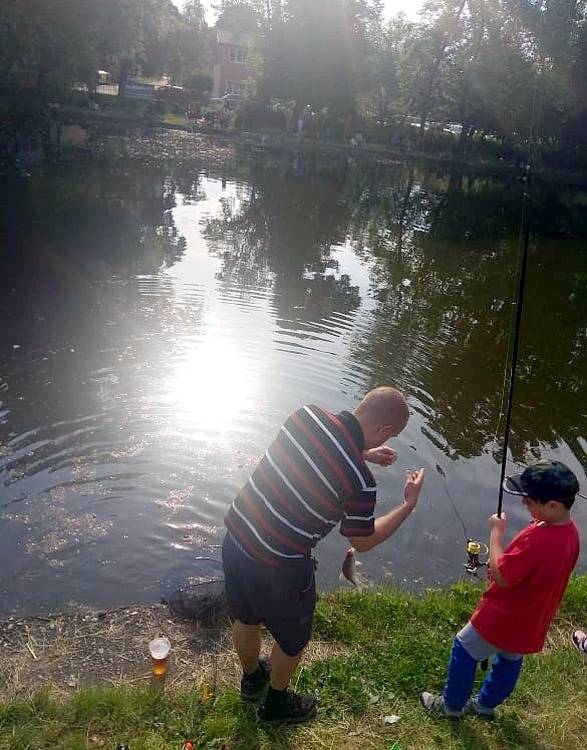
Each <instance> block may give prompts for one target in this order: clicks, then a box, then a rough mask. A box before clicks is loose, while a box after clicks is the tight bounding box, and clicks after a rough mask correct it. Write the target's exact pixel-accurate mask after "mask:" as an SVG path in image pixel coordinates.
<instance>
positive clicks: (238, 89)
mask: <svg viewBox="0 0 587 750" xmlns="http://www.w3.org/2000/svg"><path fill="white" fill-rule="evenodd" d="M224 93H225V94H240V96H244V95H245V94H246V93H247V85H246V84H245V83H241V82H240V81H227V82H226V91H225V92H224Z"/></svg>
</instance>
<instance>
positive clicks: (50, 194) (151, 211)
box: [0, 164, 185, 275]
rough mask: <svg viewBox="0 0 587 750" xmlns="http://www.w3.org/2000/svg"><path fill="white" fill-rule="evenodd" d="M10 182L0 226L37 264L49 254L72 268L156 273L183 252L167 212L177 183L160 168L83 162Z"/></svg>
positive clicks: (180, 238) (124, 272)
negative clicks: (115, 166)
mask: <svg viewBox="0 0 587 750" xmlns="http://www.w3.org/2000/svg"><path fill="white" fill-rule="evenodd" d="M11 187H12V189H11V190H7V192H6V197H5V202H6V211H4V212H3V214H4V217H5V218H4V222H3V223H4V227H0V229H2V228H3V229H4V232H6V233H7V235H8V236H9V237H11V236H17V238H18V242H19V244H20V246H21V248H22V251H23V252H24V253H26V254H30V256H31V260H32V259H33V258H34V260H35V263H37V264H39V263H42V262H43V260H42V259H43V255H44V254H45V253H48V254H50V255H51V256H52V257H53V258H54V259H59V262H60V263H62V264H64V265H65V264H70V265H73V266H75V268H76V269H77V270H78V271H83V270H84V269H86V270H87V271H88V272H89V273H93V272H94V271H98V270H99V269H100V268H101V267H102V268H103V269H104V272H105V273H115V274H121V275H127V274H130V273H155V272H156V271H157V270H158V269H159V268H160V267H161V266H162V265H164V264H165V265H168V266H169V265H172V264H173V263H175V262H177V260H179V258H181V256H182V255H183V254H184V252H185V239H184V238H183V237H180V236H179V235H178V233H177V229H176V227H175V224H174V222H173V217H172V214H171V212H170V211H169V209H170V208H172V207H173V206H174V205H175V184H174V183H173V182H172V181H166V179H165V176H164V174H163V173H161V172H159V171H154V170H137V169H133V170H132V171H131V170H123V169H119V170H117V169H104V167H103V166H97V165H93V164H86V165H84V168H83V169H81V168H78V169H72V168H66V167H64V168H62V169H60V171H59V172H57V171H56V170H53V169H51V170H47V171H45V172H39V173H38V174H36V175H35V176H34V177H33V178H32V179H31V180H30V181H28V182H25V181H23V180H19V181H17V182H15V183H14V185H13V186H11ZM22 260H23V259H22V257H21V258H19V260H18V262H19V264H22Z"/></svg>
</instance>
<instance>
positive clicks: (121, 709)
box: [0, 576, 587, 750]
mask: <svg viewBox="0 0 587 750" xmlns="http://www.w3.org/2000/svg"><path fill="white" fill-rule="evenodd" d="M478 595H479V587H477V586H475V585H472V584H467V585H462V584H460V585H458V586H455V587H454V588H452V589H450V590H447V591H438V592H428V593H426V594H425V595H423V596H415V595H411V594H408V593H403V592H396V591H390V590H381V591H372V592H368V593H352V592H351V593H350V592H339V593H335V594H332V595H328V596H325V597H323V598H322V599H321V601H320V603H319V606H318V612H317V618H316V641H318V642H320V643H321V644H322V649H321V651H316V650H315V651H314V652H313V654H312V658H311V660H310V661H307V662H306V664H305V666H304V667H303V668H302V669H301V670H300V671H299V673H298V674H297V675H296V678H295V680H296V685H297V688H298V689H308V690H312V691H315V692H316V693H317V695H318V697H319V700H320V710H319V717H318V719H317V720H316V721H315V722H314V723H313V724H311V725H308V726H306V727H300V728H295V729H271V730H266V729H264V728H263V727H260V726H258V725H257V723H256V721H255V714H254V709H253V708H252V707H250V706H244V705H241V703H240V701H239V698H238V694H237V690H236V687H237V680H236V678H235V675H234V674H232V675H230V677H229V679H227V680H225V679H224V675H223V674H222V672H223V670H222V668H221V669H220V674H217V670H215V669H214V668H213V667H214V666H215V665H216V666H217V665H218V663H219V662H218V659H216V661H215V665H212V664H210V665H208V668H204V667H203V668H201V669H198V671H197V673H194V674H192V675H190V680H188V681H187V682H186V681H183V682H181V683H180V684H178V683H175V684H174V679H173V674H174V673H173V671H172V672H171V674H170V676H169V684H168V685H167V687H166V689H165V690H164V691H162V690H160V689H158V688H157V687H156V686H147V687H144V686H143V687H137V686H136V685H132V684H126V685H118V686H109V687H106V686H102V687H96V688H86V689H82V690H80V691H77V692H75V693H73V694H71V695H69V696H63V695H58V694H57V693H56V692H55V691H52V690H50V689H46V690H43V691H41V692H37V693H35V694H34V695H33V696H32V697H29V698H19V699H13V700H10V701H7V702H5V703H4V704H2V705H0V748H11V749H14V750H25V749H26V750H41V748H63V749H66V748H67V750H76V749H77V748H80V749H81V748H88V747H105V748H115V747H116V744H117V742H120V741H125V742H129V744H130V746H131V748H132V750H155V749H157V750H167V749H168V748H169V749H170V750H171V749H172V748H174V749H178V748H180V747H181V744H182V742H183V741H184V740H186V739H188V738H189V739H194V740H196V742H197V745H196V746H197V747H199V748H226V749H227V750H228V749H230V750H233V749H237V748H238V749H240V750H257V749H260V748H271V749H275V750H278V749H280V750H281V749H284V750H285V749H291V750H295V749H297V748H300V749H301V748H345V749H346V748H348V749H349V750H350V749H354V748H357V750H358V749H359V748H361V750H365V749H370V748H373V749H375V748H377V750H392V748H393V750H411V749H414V750H427V749H428V748H430V749H432V748H446V749H450V748H477V749H480V750H497V749H498V748H499V749H500V750H501V748H525V749H526V750H527V749H528V748H530V749H531V750H532V749H533V750H547V749H549V748H557V749H558V748H560V749H561V750H563V748H564V750H579V748H583V747H584V746H585V738H586V737H587V664H586V663H585V662H584V661H583V659H582V657H581V656H580V655H579V654H577V652H576V651H575V650H574V649H573V648H572V646H570V644H569V639H568V632H569V630H570V629H571V628H572V627H573V626H578V625H580V624H584V623H585V620H587V577H586V576H582V577H577V578H575V579H574V580H573V582H572V584H571V586H570V588H569V591H568V593H567V596H566V598H565V602H564V606H563V608H562V610H561V613H560V617H559V620H558V621H557V623H556V625H555V626H554V627H553V629H552V632H551V636H550V639H549V643H548V645H547V648H546V649H545V651H544V652H543V653H542V654H541V655H539V656H535V657H530V658H528V659H527V660H526V665H525V668H524V672H523V676H522V678H521V681H520V684H519V687H518V690H517V692H516V694H515V696H514V697H513V698H512V699H511V701H510V702H509V703H508V704H507V706H506V707H504V708H503V709H502V710H501V711H500V714H499V718H498V719H497V720H496V721H495V722H493V723H485V722H481V721H480V720H478V719H474V718H467V719H465V720H463V721H462V722H460V723H457V724H454V723H447V722H445V721H443V720H440V719H434V718H430V717H429V716H426V715H424V713H423V712H422V710H421V709H420V707H419V705H418V700H417V696H418V692H419V691H420V690H422V689H426V688H428V689H430V688H433V689H439V688H440V687H441V685H442V682H443V677H444V673H445V667H446V661H447V658H448V654H449V650H450V645H451V640H452V637H453V636H454V633H455V632H456V630H457V629H458V628H459V627H460V626H461V625H462V624H463V623H464V622H465V621H466V619H467V617H468V615H469V614H470V613H471V611H472V608H473V607H474V605H475V602H476V600H477V598H478ZM512 627H515V623H512ZM390 714H396V715H398V716H400V717H401V718H400V721H399V722H398V723H397V724H393V725H386V724H385V723H384V720H383V719H384V717H385V716H386V715H390Z"/></svg>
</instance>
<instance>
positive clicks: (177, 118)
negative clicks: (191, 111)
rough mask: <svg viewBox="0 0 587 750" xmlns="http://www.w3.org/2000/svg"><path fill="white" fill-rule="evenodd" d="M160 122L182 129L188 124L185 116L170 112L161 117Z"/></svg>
mask: <svg viewBox="0 0 587 750" xmlns="http://www.w3.org/2000/svg"><path fill="white" fill-rule="evenodd" d="M162 122H164V123H165V124H166V125H176V126H179V127H182V128H185V127H187V126H188V124H189V120H188V118H187V117H186V116H185V115H176V114H173V113H171V112H168V113H167V114H166V115H164V116H163V120H162Z"/></svg>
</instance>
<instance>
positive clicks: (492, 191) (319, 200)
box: [205, 157, 587, 463]
mask: <svg viewBox="0 0 587 750" xmlns="http://www.w3.org/2000/svg"><path fill="white" fill-rule="evenodd" d="M249 181H250V185H251V187H250V193H248V194H247V195H246V196H244V198H243V200H242V202H240V203H239V202H238V201H233V202H231V201H230V200H227V201H225V202H224V204H223V211H222V214H221V215H220V216H219V217H216V218H215V219H211V220H209V221H208V223H207V225H206V230H205V233H206V237H207V240H208V242H209V246H210V248H211V250H212V251H213V252H214V253H216V254H218V255H220V256H221V257H222V258H223V265H222V271H221V273H220V279H221V280H222V282H223V284H224V285H225V286H226V288H227V289H229V288H230V289H231V290H232V289H234V288H235V287H236V288H240V289H241V290H247V289H248V290H252V289H257V288H259V287H266V288H267V287H270V286H273V291H274V301H275V304H276V306H277V308H278V310H279V313H280V316H281V317H282V319H283V320H282V321H281V323H280V324H281V325H282V326H283V327H287V328H288V329H289V328H291V329H292V330H295V329H296V324H297V323H299V322H300V321H306V322H312V321H319V320H320V319H322V318H327V317H328V316H330V315H331V314H332V313H345V312H347V313H348V312H352V311H353V310H356V309H357V308H358V307H359V305H360V298H359V295H358V290H357V289H356V288H355V287H352V286H351V284H350V280H349V279H348V278H347V277H344V276H343V277H338V276H336V275H335V273H334V272H335V271H336V262H335V261H333V259H332V257H331V251H332V248H333V247H335V246H337V245H339V244H341V243H342V242H343V241H345V240H347V239H348V240H350V241H351V243H352V245H353V248H354V250H355V253H356V254H357V255H358V256H359V257H361V258H362V259H363V260H365V262H367V263H368V264H369V266H370V275H371V285H372V289H373V292H374V296H375V300H376V305H375V307H374V309H373V310H372V312H371V313H370V315H371V318H370V321H369V325H368V329H367V330H362V331H361V334H360V336H357V337H356V340H355V342H354V349H353V351H352V353H351V356H352V358H353V359H354V360H355V361H356V362H357V365H360V367H361V369H362V370H364V369H365V366H366V367H367V368H368V370H369V371H370V372H371V384H372V385H375V384H378V383H381V382H395V383H398V384H399V385H401V387H403V388H404V389H405V390H406V391H407V392H408V393H410V394H411V395H412V396H413V397H414V399H415V402H416V403H419V404H420V406H419V407H417V408H421V409H422V411H423V413H424V414H425V417H426V422H427V424H428V427H429V429H428V435H429V438H430V439H431V440H433V441H435V442H436V443H437V444H438V445H439V446H440V447H441V448H442V449H443V450H445V451H446V452H447V453H448V454H451V455H457V454H458V455H463V456H474V455H478V454H479V453H480V452H481V451H482V450H484V449H485V447H486V446H488V447H489V448H490V449H491V448H494V447H495V437H496V435H497V436H498V437H499V438H501V435H502V432H503V418H502V406H503V395H504V389H505V385H506V384H505V372H506V364H507V361H508V356H509V346H510V332H511V330H512V327H513V315H514V305H513V300H514V298H515V291H516V281H515V276H514V274H515V268H516V264H517V261H518V248H519V237H518V232H519V226H520V217H521V199H522V184H521V183H520V182H511V183H507V182H497V181H495V180H492V179H490V178H473V177H468V176H461V175H456V174H452V175H450V174H444V173H433V172H425V173H423V172H420V171H419V170H417V169H415V168H413V167H412V168H411V167H408V166H402V165H388V164H379V165H373V164H368V165H363V164H360V163H357V164H353V163H348V162H344V161H342V162H338V161H330V162H328V161H323V162H316V161H313V160H311V159H309V158H308V157H306V158H305V159H303V158H300V157H297V158H295V159H293V160H290V161H287V162H286V161H285V160H284V161H277V162H265V163H261V164H256V165H255V166H254V167H253V168H252V171H251V175H250V176H249ZM568 198H569V196H568V195H565V194H564V191H558V192H557V191H553V190H549V189H547V188H546V187H539V188H538V189H537V191H536V204H535V208H534V217H533V218H534V236H535V238H537V239H536V240H535V241H536V245H537V247H536V248H535V249H534V251H533V253H532V258H531V267H530V273H529V278H528V290H527V304H526V309H525V320H524V331H523V341H522V351H521V367H520V375H519V377H520V382H519V387H518V390H517V398H516V409H515V414H514V434H513V442H512V444H513V449H514V451H515V453H516V455H517V456H518V457H519V458H522V457H523V455H524V451H525V450H526V449H527V448H528V447H531V446H532V445H536V444H537V443H538V442H542V443H547V444H552V445H555V444H556V442H557V440H560V439H563V440H565V441H566V442H567V443H569V445H571V447H572V448H573V450H574V451H575V453H576V454H577V456H578V457H579V458H580V460H582V461H583V463H585V454H584V452H583V451H582V450H581V447H580V445H579V443H578V441H577V437H578V436H579V437H581V436H583V435H585V434H586V432H587V415H586V414H585V411H584V409H582V407H581V404H582V403H583V402H584V401H585V397H584V392H585V384H584V373H585V372H587V367H586V365H587V362H586V361H585V360H586V351H587V347H586V346H585V343H586V341H585V339H586V335H587V334H586V328H585V320H586V319H587V316H586V312H587V309H586V304H587V295H586V294H585V285H586V281H585V280H586V279H587V273H586V268H587V267H586V264H587V256H586V254H585V253H584V252H583V251H582V249H581V247H580V246H579V244H578V243H577V242H574V241H573V240H572V239H571V237H573V236H575V237H578V236H580V234H581V232H582V231H584V230H585V229H586V226H585V223H586V221H587V219H586V215H585V214H586V212H585V211H584V209H581V206H580V205H575V207H573V205H572V201H569V200H568ZM566 236H567V237H566ZM565 237H566V238H565ZM333 266H334V267H333ZM244 293H246V292H244ZM288 321H290V322H288ZM296 333H297V335H300V334H299V330H298V331H297V332H296Z"/></svg>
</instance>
